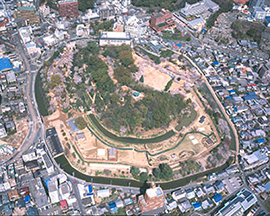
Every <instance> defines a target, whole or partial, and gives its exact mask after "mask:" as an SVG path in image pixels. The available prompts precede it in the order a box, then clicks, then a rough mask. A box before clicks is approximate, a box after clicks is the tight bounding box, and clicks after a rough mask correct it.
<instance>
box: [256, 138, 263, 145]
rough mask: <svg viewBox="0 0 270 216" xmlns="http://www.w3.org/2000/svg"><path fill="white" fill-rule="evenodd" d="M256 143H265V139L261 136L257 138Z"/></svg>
mask: <svg viewBox="0 0 270 216" xmlns="http://www.w3.org/2000/svg"><path fill="white" fill-rule="evenodd" d="M257 143H259V144H261V143H265V139H264V138H261V139H257Z"/></svg>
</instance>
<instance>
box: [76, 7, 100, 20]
mask: <svg viewBox="0 0 270 216" xmlns="http://www.w3.org/2000/svg"><path fill="white" fill-rule="evenodd" d="M99 18H100V16H99V14H98V11H97V10H92V9H88V10H87V12H86V14H84V15H82V16H81V21H82V22H91V21H95V20H99Z"/></svg>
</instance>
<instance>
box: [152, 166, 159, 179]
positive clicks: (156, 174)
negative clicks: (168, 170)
mask: <svg viewBox="0 0 270 216" xmlns="http://www.w3.org/2000/svg"><path fill="white" fill-rule="evenodd" d="M153 175H154V176H155V177H156V178H157V179H159V178H160V169H159V168H154V169H153Z"/></svg>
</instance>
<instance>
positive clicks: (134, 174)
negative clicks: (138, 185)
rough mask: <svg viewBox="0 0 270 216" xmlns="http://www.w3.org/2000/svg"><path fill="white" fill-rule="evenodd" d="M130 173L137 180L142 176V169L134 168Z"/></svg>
mask: <svg viewBox="0 0 270 216" xmlns="http://www.w3.org/2000/svg"><path fill="white" fill-rule="evenodd" d="M130 173H131V175H132V176H133V178H135V179H137V178H138V176H139V174H140V169H139V168H138V167H135V166H132V167H131V168H130Z"/></svg>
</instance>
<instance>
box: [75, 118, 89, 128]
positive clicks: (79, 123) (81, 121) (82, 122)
mask: <svg viewBox="0 0 270 216" xmlns="http://www.w3.org/2000/svg"><path fill="white" fill-rule="evenodd" d="M75 125H76V126H77V127H78V128H79V129H80V130H83V129H84V128H85V127H86V126H87V124H86V122H85V120H84V118H83V117H81V116H80V117H78V118H76V119H75Z"/></svg>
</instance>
